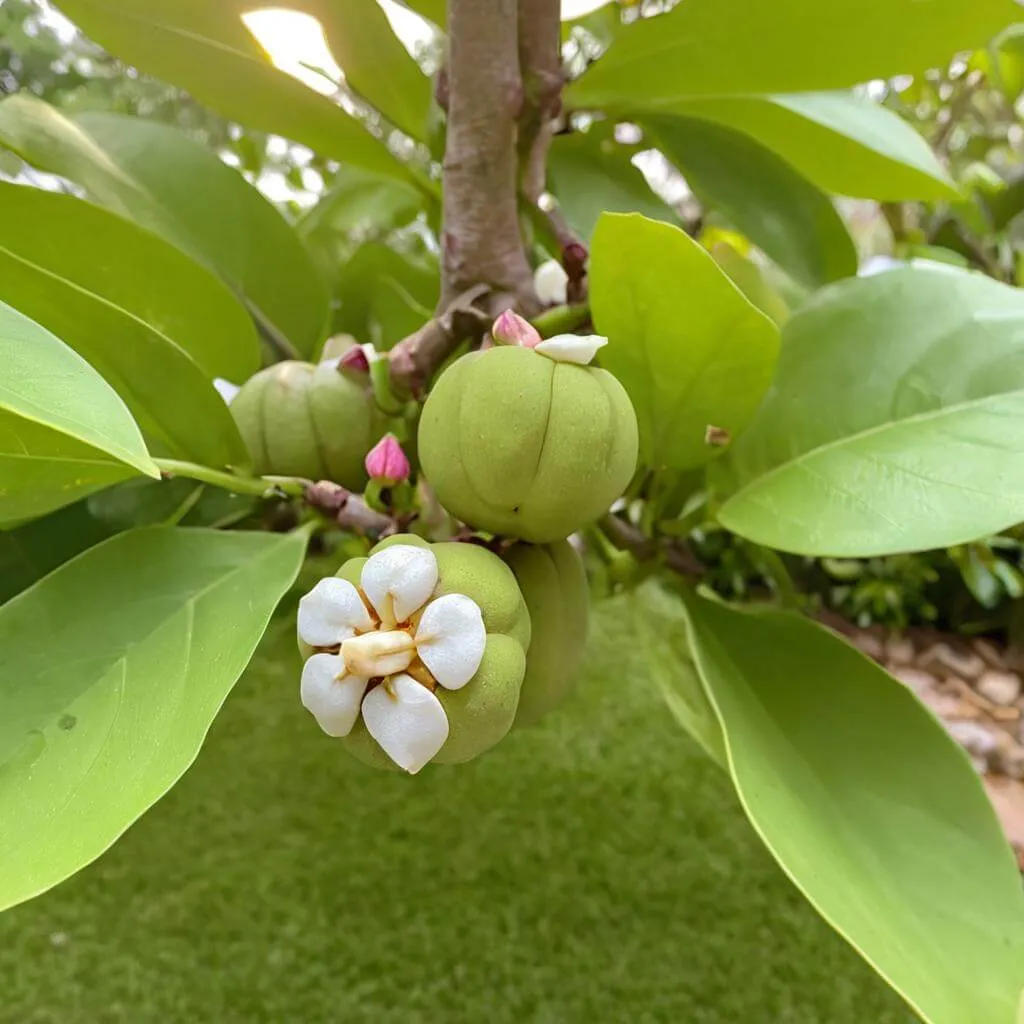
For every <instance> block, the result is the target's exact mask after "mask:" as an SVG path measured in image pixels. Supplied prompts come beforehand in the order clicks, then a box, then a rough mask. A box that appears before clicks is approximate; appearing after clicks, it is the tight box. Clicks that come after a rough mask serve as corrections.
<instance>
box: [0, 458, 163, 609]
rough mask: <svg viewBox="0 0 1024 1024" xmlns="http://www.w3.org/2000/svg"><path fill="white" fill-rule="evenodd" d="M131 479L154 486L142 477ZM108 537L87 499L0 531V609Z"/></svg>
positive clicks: (105, 529) (106, 528) (105, 527)
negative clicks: (16, 595)
mask: <svg viewBox="0 0 1024 1024" xmlns="http://www.w3.org/2000/svg"><path fill="white" fill-rule="evenodd" d="M134 479H142V480H145V481H146V483H150V484H154V486H155V481H152V480H148V479H146V478H145V477H136V478H134ZM125 482H126V483H128V482H130V481H125ZM100 493H103V492H100ZM110 535H111V530H110V529H109V528H108V527H107V526H105V525H104V524H103V523H102V522H100V521H99V520H98V519H96V518H95V516H93V515H92V513H91V512H90V511H89V505H88V499H86V500H83V501H76V502H75V503H74V504H73V505H68V506H66V507H65V508H61V509H58V510H57V511H56V512H51V513H50V514H49V515H46V516H42V517H40V518H39V519H33V520H32V521H31V522H28V523H23V524H22V525H21V526H16V527H14V528H12V529H9V530H0V605H2V604H3V603H4V602H5V601H9V600H10V599H11V598H12V597H14V595H15V594H20V593H21V592H22V591H23V590H25V589H26V588H27V587H30V586H32V584H33V583H35V582H36V580H40V579H42V578H43V577H44V576H45V575H46V574H47V573H49V572H52V571H53V570H54V569H56V568H57V566H58V565H62V564H63V563H64V562H67V561H68V560H69V559H71V558H74V557H75V555H77V554H79V553H80V552H82V551H84V550H85V549H86V548H91V547H92V546H93V545H94V544H99V542H100V541H101V540H106V539H107V538H108V537H109V536H110Z"/></svg>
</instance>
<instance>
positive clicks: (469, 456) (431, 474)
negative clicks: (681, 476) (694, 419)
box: [419, 346, 638, 544]
mask: <svg viewBox="0 0 1024 1024" xmlns="http://www.w3.org/2000/svg"><path fill="white" fill-rule="evenodd" d="M637 446H638V435H637V422H636V414H635V413H634V411H633V406H632V404H631V403H630V400H629V396H628V395H627V394H626V392H625V389H624V388H623V387H622V385H621V384H620V383H619V382H618V381H617V380H616V379H615V377H613V376H612V375H611V374H610V373H608V372H607V371H605V370H600V369H598V368H596V367H593V366H580V365H578V364H576V363H567V362H556V361H554V360H553V359H550V358H548V357H547V356H544V355H541V354H540V353H538V352H535V351H533V349H529V348H521V347H518V346H502V347H497V348H492V349H488V350H486V351H484V352H472V353H470V354H469V355H465V356H463V357H462V358H461V359H458V360H457V361H456V362H454V363H453V364H452V365H451V366H450V367H449V368H448V369H447V370H446V371H445V372H444V373H443V374H442V375H441V377H440V379H439V380H438V381H437V384H436V385H435V386H434V388H433V390H432V391H431V393H430V396H429V398H428V399H427V402H426V404H425V406H424V407H423V415H422V418H421V420H420V428H419V454H420V460H421V464H422V466H423V471H424V474H425V475H426V477H427V479H428V480H429V481H430V484H431V486H432V487H433V488H434V491H435V493H436V494H437V497H438V500H439V501H440V502H441V504H442V505H444V507H445V508H446V509H448V511H449V512H451V513H452V514H453V515H454V516H457V517H458V518H459V519H461V520H463V522H466V523H468V524H469V525H470V526H473V527H476V528H477V529H481V530H487V531H489V532H491V533H496V534H505V535H508V536H511V537H519V538H522V539H523V540H528V541H533V542H534V543H537V544H545V543H549V542H550V541H555V540H562V539H563V538H565V537H567V536H569V534H570V533H572V532H573V531H575V530H577V529H578V528H579V527H581V526H583V525H584V524H586V523H588V522H590V521H592V520H594V519H596V518H597V517H598V516H600V515H601V514H602V513H604V512H605V511H606V510H607V509H608V507H609V506H610V505H611V503H612V502H613V501H614V500H615V499H616V498H617V497H619V495H620V494H622V492H623V490H624V489H625V488H626V485H627V484H628V483H629V481H630V479H631V478H632V476H633V472H634V470H635V469H636V459H637Z"/></svg>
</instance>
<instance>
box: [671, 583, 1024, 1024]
mask: <svg viewBox="0 0 1024 1024" xmlns="http://www.w3.org/2000/svg"><path fill="white" fill-rule="evenodd" d="M687 607H688V611H689V617H690V625H691V631H690V640H691V644H692V651H693V657H694V660H695V662H696V664H697V667H698V670H699V671H700V674H701V678H702V679H703V682H704V686H705V689H706V692H707V695H708V697H709V699H710V701H711V703H712V704H713V706H714V708H715V710H716V712H717V714H718V718H719V721H720V723H721V727H722V731H723V733H724V735H725V743H726V747H727V749H728V756H729V767H730V771H731V774H732V776H733V780H734V782H735V784H736V789H737V791H738V793H739V797H740V800H741V802H742V804H743V807H744V810H745V811H746V813H747V815H748V817H749V818H750V820H751V822H752V823H753V825H754V828H755V829H756V830H757V832H758V834H759V835H760V837H761V839H762V840H763V841H764V843H765V844H766V846H767V847H768V849H769V850H770V851H771V853H772V855H773V856H774V857H775V859H776V860H777V861H778V862H779V864H780V866H781V867H782V868H783V870H784V871H785V872H786V874H787V875H789V877H790V878H791V879H792V881H793V882H794V883H795V884H796V885H797V887H798V888H799V889H800V890H801V891H802V892H803V894H804V895H805V896H806V897H807V898H808V899H809V900H810V901H811V903H812V904H813V905H814V906H815V908H816V909H817V910H818V912H819V913H820V914H821V915H822V916H823V917H824V918H825V919H826V920H827V921H828V922H829V923H830V924H831V925H832V926H833V927H834V928H835V929H836V930H837V931H838V932H839V933H840V934H841V935H842V936H843V937H844V938H845V939H846V940H847V941H848V942H850V944H851V945H853V946H854V948H856V949H857V950H858V952H859V953H860V954H861V955H862V956H863V957H864V958H865V959H866V960H867V961H868V962H869V963H870V964H871V965H872V966H873V967H874V968H875V969H876V970H877V971H878V972H879V973H880V974H881V975H882V976H883V977H884V978H885V979H886V980H887V981H888V982H889V984H890V985H892V986H893V987H894V988H895V989H896V990H897V991H898V992H899V993H900V994H901V995H902V996H903V998H904V999H906V1000H907V1001H908V1002H909V1003H910V1004H911V1005H912V1006H913V1007H914V1009H915V1010H916V1011H917V1012H918V1013H919V1014H920V1015H921V1016H922V1017H923V1018H924V1019H925V1020H927V1021H929V1022H930V1024H994V1022H996V1021H1007V1022H1008V1021H1010V1020H1012V1019H1013V1014H1014V1012H1015V1011H1016V1007H1017V998H1018V993H1019V992H1020V988H1021V984H1022V982H1024V892H1022V889H1021V883H1020V875H1019V873H1018V871H1017V868H1016V864H1015V862H1014V857H1013V855H1012V853H1011V851H1010V848H1009V846H1008V845H1007V843H1006V841H1005V839H1004V838H1003V835H1002V832H1001V829H1000V827H999V823H998V822H997V820H996V817H995V814H994V813H993V811H992V807H991V806H990V804H989V802H988V800H987V798H986V796H985V793H984V790H983V789H982V786H981V783H980V781H979V779H978V777H977V775H976V773H975V772H974V770H973V768H972V767H971V764H970V761H969V760H968V758H967V756H966V755H965V754H964V752H963V751H962V750H961V749H960V748H959V747H958V746H957V745H956V744H955V743H954V742H953V741H952V739H951V738H950V737H949V736H948V734H947V733H946V731H945V729H943V727H942V726H941V724H940V723H939V722H938V721H937V720H936V719H935V718H933V717H932V715H931V713H930V712H929V711H928V710H927V709H926V708H925V707H924V706H923V705H922V704H921V703H920V702H919V701H918V699H917V698H916V697H915V696H914V694H913V693H912V692H911V691H910V690H909V689H908V688H907V687H905V686H903V685H902V684H900V683H898V682H897V681H896V680H895V679H893V678H892V677H891V676H889V675H888V674H886V673H885V672H884V671H882V669H881V668H879V667H878V666H877V665H875V664H874V663H873V662H872V661H870V660H868V659H867V658H865V657H864V656H863V655H861V654H860V653H859V652H858V651H856V650H855V649H854V648H852V647H850V646H848V645H847V644H846V643H844V642H843V641H841V640H840V639H839V638H838V637H836V636H835V635H833V634H831V633H829V632H828V631H827V630H825V629H824V628H823V627H821V626H818V625H816V624H814V623H812V622H810V621H808V620H807V619H804V618H802V617H800V616H797V615H793V614H790V613H786V612H778V611H764V612H739V611H734V610H732V609H730V608H727V607H725V606H724V605H721V604H718V603H712V602H710V601H703V600H700V599H697V598H691V599H689V600H688V602H687Z"/></svg>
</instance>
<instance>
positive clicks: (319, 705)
mask: <svg viewBox="0 0 1024 1024" xmlns="http://www.w3.org/2000/svg"><path fill="white" fill-rule="evenodd" d="M365 692H366V680H365V679H360V678H358V677H357V676H347V675H345V662H344V661H343V660H342V658H341V656H340V655H337V654H314V655H313V657H311V658H310V659H309V660H308V661H307V662H306V664H305V665H303V666H302V684H301V686H300V687H299V694H300V696H301V697H302V706H303V707H304V708H305V709H306V710H307V711H309V712H311V713H312V715H313V717H314V718H315V719H316V720H317V722H318V723H319V725H320V728H321V729H323V731H324V732H325V733H327V735H328V736H347V735H348V734H349V733H350V732H351V731H352V726H353V725H355V724H356V719H357V718H358V717H359V703H360V701H361V700H362V699H363V694H364V693H365Z"/></svg>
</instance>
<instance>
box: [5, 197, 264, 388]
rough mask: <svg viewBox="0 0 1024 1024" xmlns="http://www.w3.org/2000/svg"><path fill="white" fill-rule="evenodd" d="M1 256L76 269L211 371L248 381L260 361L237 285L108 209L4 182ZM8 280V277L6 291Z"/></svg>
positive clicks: (49, 268)
mask: <svg viewBox="0 0 1024 1024" xmlns="http://www.w3.org/2000/svg"><path fill="white" fill-rule="evenodd" d="M0 255H2V257H3V259H4V260H18V261H22V262H28V263H32V264H35V265H36V266H37V267H39V268H40V270H42V271H46V272H49V273H54V274H62V272H63V271H64V270H66V269H68V270H69V271H70V272H69V273H68V274H67V275H66V276H73V277H74V279H75V281H76V282H77V284H78V285H79V286H80V287H82V288H84V289H86V290H88V291H93V292H97V293H102V294H103V296H104V297H105V298H106V299H107V301H109V302H110V303H112V304H113V305H115V306H117V307H118V308H120V309H122V310H124V311H125V312H126V313H128V314H130V315H131V316H133V317H136V318H137V319H139V320H142V321H145V322H146V323H148V324H152V325H153V326H154V328H155V329H157V330H158V331H159V332H160V333H161V334H163V335H164V336H165V337H167V338H169V339H171V341H173V342H174V344H175V345H177V346H178V348H180V349H182V350H183V351H184V352H186V353H188V355H189V356H191V358H192V359H193V361H194V362H195V363H196V365H197V366H198V367H199V368H200V369H201V370H202V371H203V373H204V374H206V376H207V377H211V378H212V377H224V378H226V379H228V380H235V381H242V380H246V379H248V378H249V377H250V376H252V374H254V373H255V372H256V371H257V370H258V369H259V367H260V346H259V338H258V337H257V335H256V331H255V329H254V327H253V324H252V320H251V318H250V317H249V315H248V314H247V313H246V311H245V309H244V307H243V306H242V305H241V304H240V303H239V302H238V300H237V299H236V298H235V296H234V294H233V293H232V292H231V289H230V288H228V287H227V286H226V285H225V284H224V283H223V282H222V281H220V280H219V279H218V278H217V277H216V276H214V275H213V274H211V273H210V272H209V271H208V270H206V269H204V268H203V267H201V266H199V265H198V264H196V263H195V262H194V261H193V260H191V259H189V257H187V256H185V255H184V254H183V253H182V252H181V251H180V250H179V249H176V248H175V247H174V246H172V245H168V243H167V242H165V241H163V240H162V239H161V238H159V237H157V236H156V235H154V234H152V233H150V232H149V231H145V230H142V229H140V228H138V227H136V226H135V225H133V224H130V223H127V222H125V221H124V220H123V219H121V218H120V217H115V216H113V215H112V214H110V213H107V212H106V211H105V210H100V209H98V208H96V207H95V206H91V205H90V204H88V203H84V202H82V201H80V200H77V199H73V198H71V197H69V196H66V195H62V194H59V193H53V192H43V191H40V190H38V189H29V188H24V187H21V186H17V185H7V184H0ZM3 276H5V274H0V278H2V277H3ZM62 276H63V274H62ZM4 285H5V283H4V282H3V281H2V280H0V292H2V290H3V288H4ZM16 298H17V296H16V295H15V296H14V297H13V298H12V299H11V300H10V301H11V302H12V304H14V305H17V301H16ZM112 342H113V339H112Z"/></svg>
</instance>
